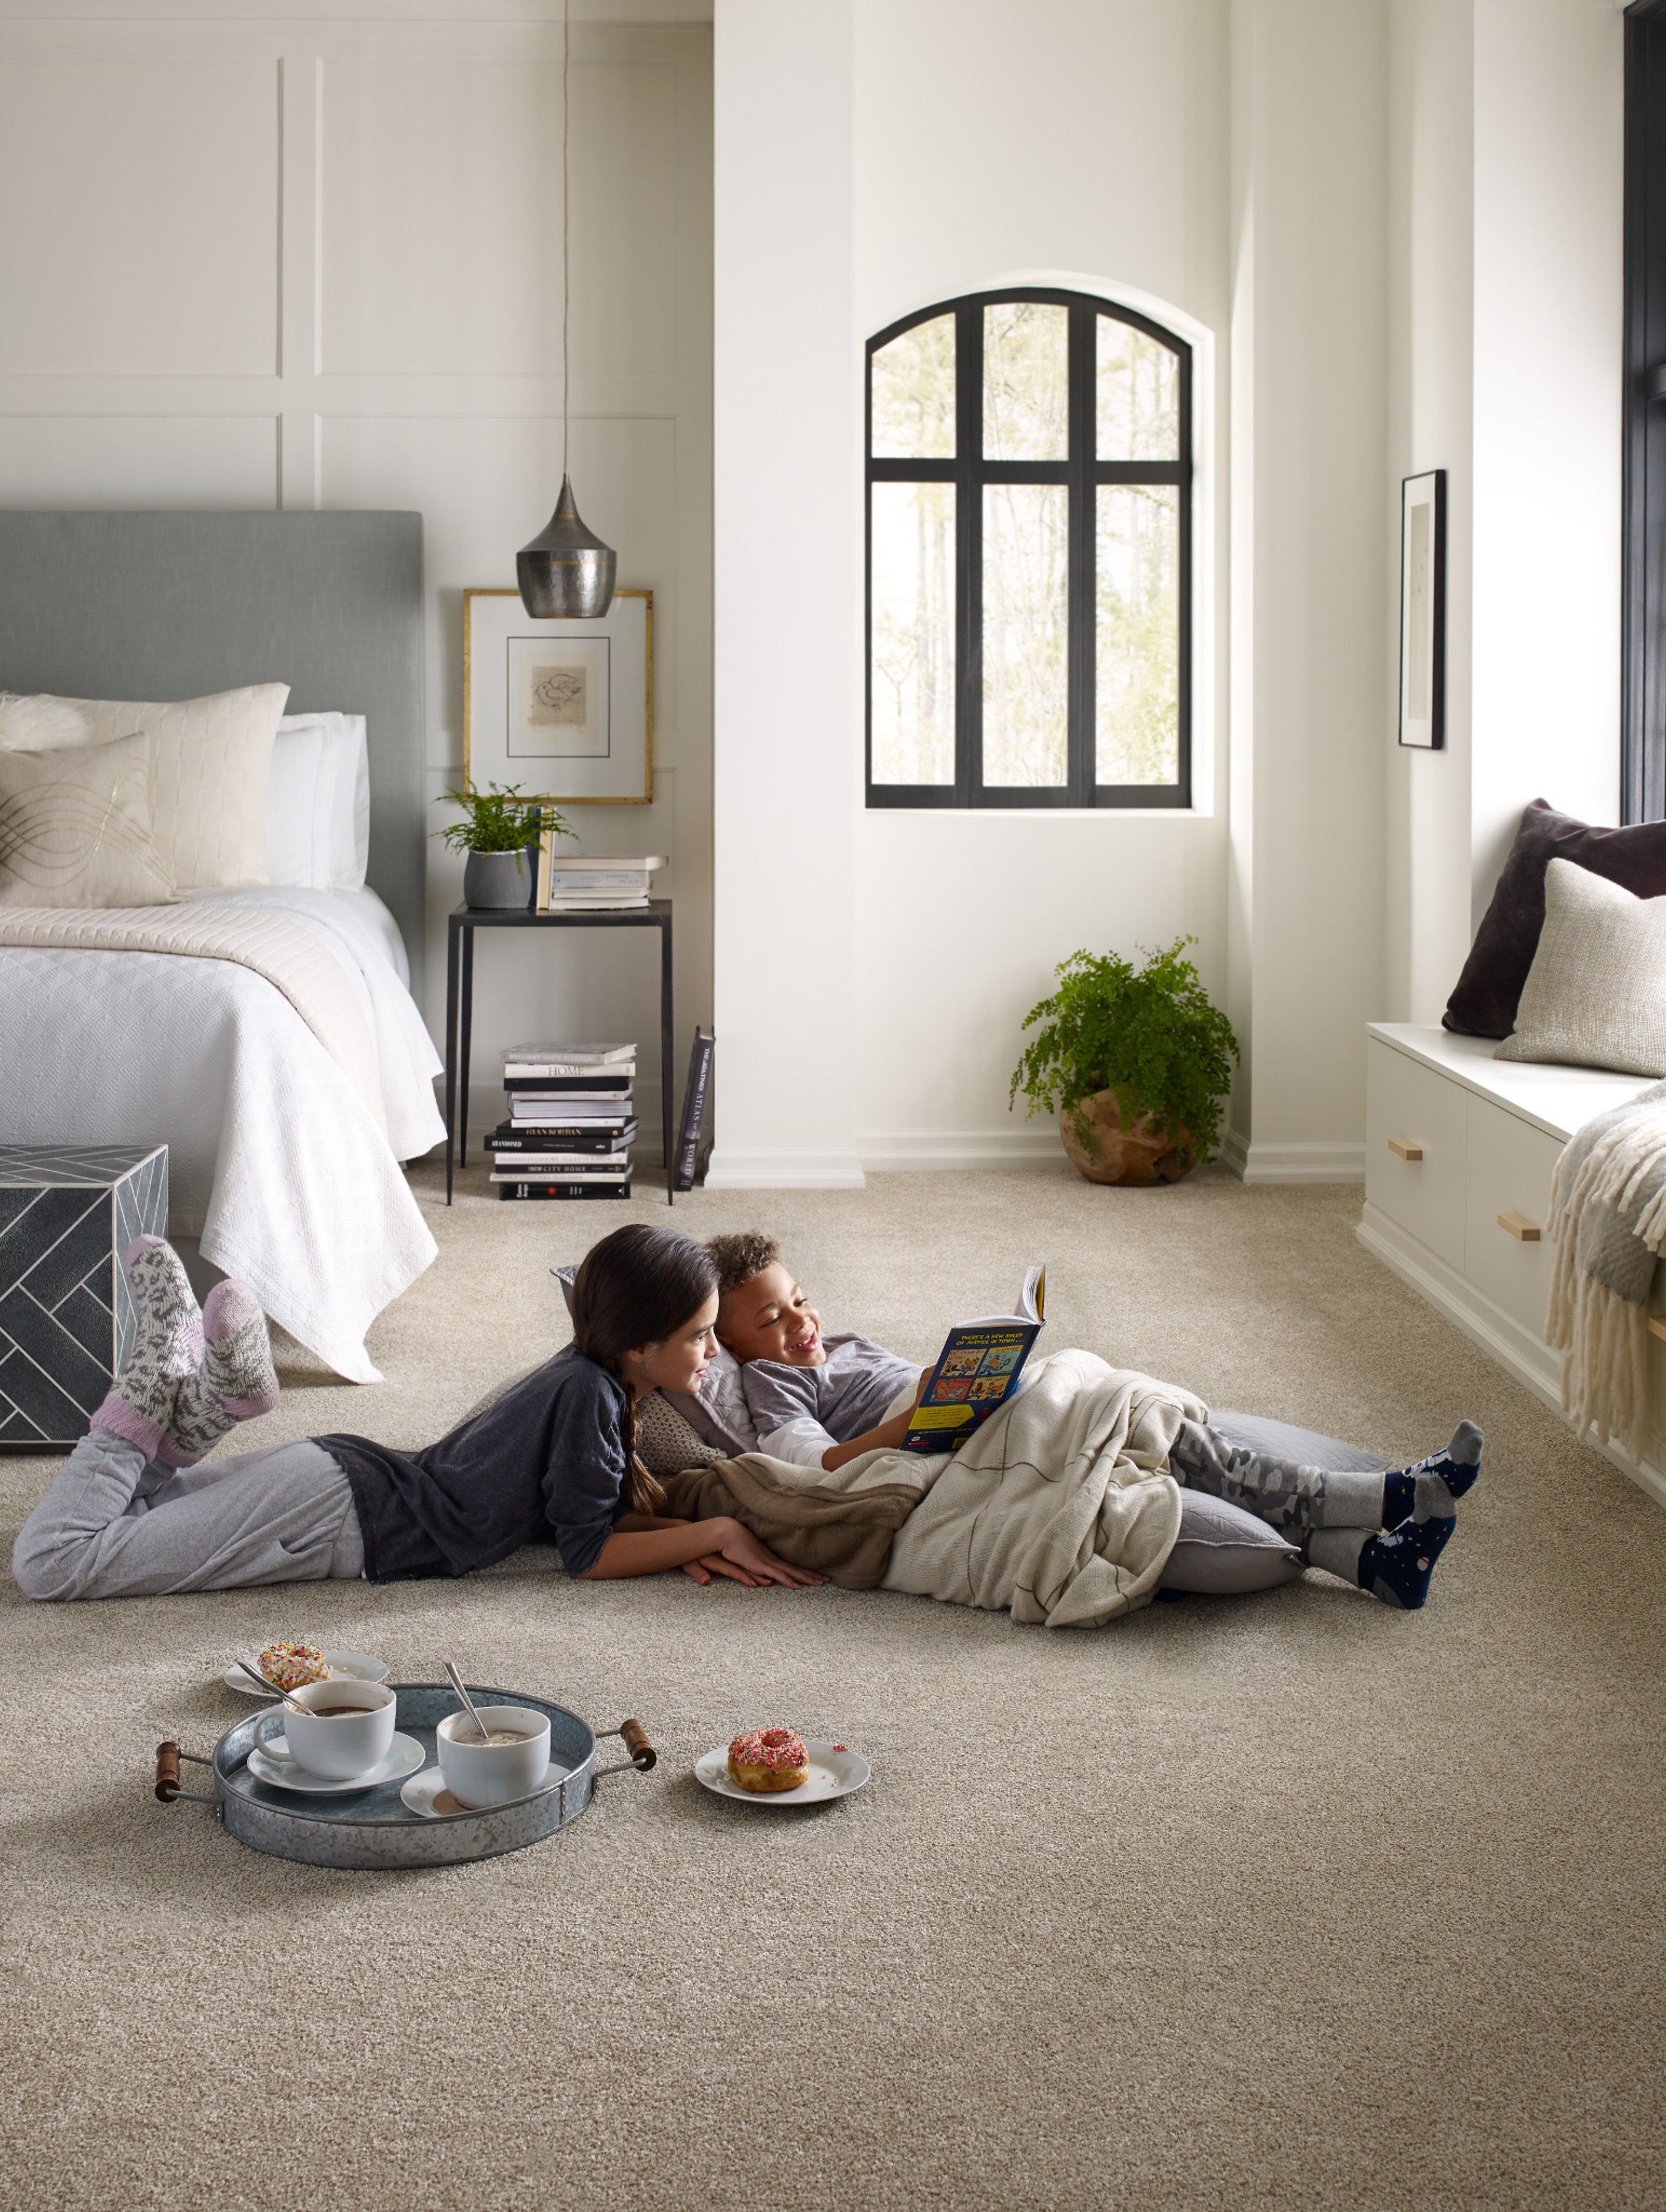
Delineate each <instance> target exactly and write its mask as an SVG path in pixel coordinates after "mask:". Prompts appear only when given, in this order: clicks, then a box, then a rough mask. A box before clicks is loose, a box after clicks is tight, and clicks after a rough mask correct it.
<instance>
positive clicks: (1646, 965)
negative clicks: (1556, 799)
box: [1493, 860, 1666, 1075]
mask: <svg viewBox="0 0 1666 2212" xmlns="http://www.w3.org/2000/svg"><path fill="white" fill-rule="evenodd" d="M1493 1058H1494V1059H1495V1060H1555V1061H1560V1062H1562V1063H1565V1064H1566V1065H1569V1066H1574V1067H1612V1068H1615V1069H1617V1070H1618V1071H1619V1072H1620V1074H1622V1075H1666V898H1647V899H1640V898H1637V897H1635V896H1633V894H1632V893H1631V892H1630V891H1628V890H1626V888H1625V887H1624V885H1623V884H1611V883H1610V882H1609V881H1608V878H1607V877H1605V876H1597V875H1593V874H1592V873H1591V872H1590V869H1589V868H1581V867H1577V866H1575V865H1574V863H1573V862H1572V860H1553V861H1552V862H1551V863H1550V866H1548V867H1547V869H1546V871H1545V926H1544V928H1543V929H1542V930H1541V933H1540V935H1539V949H1538V951H1536V952H1535V954H1534V956H1533V965H1532V967H1531V968H1530V969H1529V970H1528V977H1527V981H1526V982H1525V984H1524V985H1523V987H1522V1002H1521V1005H1520V1006H1519V1007H1518V1008H1517V1012H1516V1027H1515V1030H1514V1033H1513V1034H1512V1035H1511V1036H1507V1037H1505V1040H1504V1042H1503V1043H1502V1044H1501V1045H1500V1046H1499V1048H1498V1050H1497V1051H1496V1052H1495V1053H1494V1054H1493Z"/></svg>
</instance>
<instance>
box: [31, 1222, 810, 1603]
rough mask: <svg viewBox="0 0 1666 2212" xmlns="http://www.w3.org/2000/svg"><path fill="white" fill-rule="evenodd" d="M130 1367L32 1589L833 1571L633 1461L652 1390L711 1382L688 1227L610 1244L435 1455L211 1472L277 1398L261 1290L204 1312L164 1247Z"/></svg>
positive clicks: (42, 1509)
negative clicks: (558, 1323)
mask: <svg viewBox="0 0 1666 2212" xmlns="http://www.w3.org/2000/svg"><path fill="white" fill-rule="evenodd" d="M125 1264H126V1268H127V1279H128V1281H129V1282H130V1283H131V1285H132V1289H133V1296H134V1299H135V1301H136V1303H137V1307H138V1312H139V1330H138V1337H137V1343H136V1345H135V1347H134V1351H133V1354H132V1357H131V1358H130V1359H129V1361H128V1363H127V1364H126V1366H125V1368H124V1369H123V1370H122V1372H121V1374H120V1376H119V1377H118V1378H117V1381H116V1383H115V1386H114V1388H113V1389H112V1391H111V1392H110V1395H108V1397H106V1399H105V1401H104V1402H103V1404H102V1405H101V1406H100V1407H99V1408H98V1411H97V1412H96V1413H94V1415H93V1423H92V1427H91V1430H90V1431H89V1432H88V1434H87V1435H86V1436H84V1437H82V1440H81V1442H80V1443H78V1444H77V1445H76V1448H75V1449H74V1451H73V1452H71V1454H70V1457H69V1459H68V1461H67V1462H66V1463H65V1464H64V1468H62V1469H61V1470H60V1472H59V1473H58V1475H57V1476H56V1478H55V1479H54V1480H53V1481H52V1484H51V1485H50V1486H49V1487H48V1489H47V1492H46V1496H45V1497H44V1498H42V1499H41V1501H40V1504H39V1505H38V1506H36V1508H35V1510H34V1511H33V1513H32V1514H31V1515H30V1516H29V1517H28V1520H27V1522H25V1523H24V1526H23V1528H22V1532H21V1534H20V1535H19V1537H18V1539H17V1543H16V1545H15V1548H14V1550H13V1553H12V1572H13V1574H14V1575H15V1577H16V1579H17V1583H18V1586H19V1587H20V1589H21V1590H22V1592H23V1594H24V1595H25V1596H26V1597H32V1598H58V1599H67V1598H95V1597H141V1596H148V1595H155V1594H160V1593H163V1592H171V1591H176V1590H198V1589H239V1588H242V1587H244V1586H246V1585H249V1584H254V1583H285V1582H319V1581H325V1580H327V1579H330V1578H331V1577H357V1576H359V1575H364V1576H366V1577H368V1578H369V1579H370V1580H371V1581H372V1582H392V1581H398V1580H402V1579H404V1578H406V1577H412V1576H423V1575H465V1574H468V1573H469V1572H471V1571H472V1570H473V1569H475V1568H478V1567H485V1566H490V1565H492V1564H493V1563H494V1562H495V1561H496V1560H498V1559H504V1558H507V1557H508V1554H509V1553H511V1552H514V1551H516V1550H518V1549H519V1548H520V1546H521V1545H523V1544H526V1543H531V1542H533V1541H538V1540H540V1539H541V1540H543V1541H549V1539H550V1538H551V1537H552V1536H553V1538H554V1539H555V1541H556V1543H557V1545H558V1546H559V1547H560V1549H561V1557H562V1565H563V1566H564V1567H565V1568H566V1570H567V1571H568V1573H569V1575H575V1576H581V1577H585V1578H586V1579H588V1580H605V1579H610V1578H611V1577H617V1576H623V1575H651V1574H658V1573H660V1572H661V1571H664V1570H666V1569H669V1568H674V1567H680V1568H682V1569H683V1571H684V1573H686V1574H689V1575H690V1576H692V1577H693V1578H694V1579H695V1581H696V1582H699V1583H709V1582H710V1581H711V1579H712V1577H714V1575H721V1576H726V1577H728V1578H729V1579H730V1580H732V1581H734V1582H739V1583H745V1585H746V1587H747V1588H748V1589H757V1588H759V1587H760V1586H761V1585H763V1584H764V1583H785V1584H787V1585H789V1586H790V1585H793V1584H800V1583H821V1582H825V1581H826V1579H827V1577H825V1576H824V1575H822V1574H819V1573H818V1572H816V1571H813V1570H806V1569H803V1568H799V1567H794V1566H792V1565H788V1563H787V1561H786V1560H784V1559H776V1558H775V1556H774V1554H773V1553H770V1552H769V1550H768V1549H766V1547H764V1546H763V1545H762V1544H760V1543H759V1542H758V1541H757V1537H756V1536H754V1535H753V1534H751V1531H750V1530H748V1529H746V1528H743V1527H742V1526H741V1524H740V1522H739V1521H737V1520H735V1519H734V1518H733V1517H732V1516H727V1515H708V1516H704V1517H702V1518H700V1519H698V1520H675V1519H672V1518H670V1517H669V1516H666V1515H664V1514H662V1513H660V1511H659V1510H658V1509H659V1507H660V1505H661V1504H663V1503H664V1493H663V1492H661V1490H660V1486H659V1484H658V1483H657V1482H655V1481H654V1479H653V1477H652V1476H651V1475H649V1474H648V1471H647V1470H646V1468H643V1466H642V1465H641V1461H640V1460H639V1459H638V1458H637V1457H636V1455H635V1436H636V1403H637V1401H638V1399H639V1398H640V1397H641V1395H642V1394H643V1393H644V1392H648V1391H652V1390H654V1389H672V1390H677V1391H681V1392H684V1393H687V1392H691V1391H694V1390H696V1389H698V1387H699V1383H700V1378H701V1376H702V1374H703V1373H704V1371H705V1367H706V1363H707V1359H708V1355H709V1353H710V1351H711V1349H712V1338H711V1326H712V1322H713V1321H714V1318H715V1316H716V1313H717V1279H716V1271H715V1269H714V1267H713V1265H712V1262H711V1260H710V1259H709V1257H708V1255H707V1254H706V1252H705V1250H704V1249H703V1248H702V1246H700V1245H698V1244H696V1243H693V1242H692V1240H691V1239H690V1238H689V1237H679V1236H678V1235H677V1234H676V1233H675V1232H674V1231H669V1230H660V1229H645V1228H641V1227H637V1226H632V1227H629V1228H625V1229H619V1230H616V1231H614V1232H613V1234H612V1235H611V1237H604V1238H603V1239H602V1241H601V1243H599V1244H597V1245H595V1246H593V1248H592V1249H591V1251H590V1252H589V1254H588V1255H587V1257H586V1259H585V1261H584V1264H583V1266H582V1267H581V1268H580V1269H579V1271H578V1276H577V1279H576V1281H575V1285H574V1286H573V1297H572V1307H573V1342H572V1343H571V1345H569V1346H568V1347H567V1348H566V1349H565V1350H564V1351H562V1352H557V1353H556V1356H555V1358H553V1359H550V1360H547V1361H546V1362H545V1363H544V1365H543V1366H542V1367H539V1368H538V1369H536V1370H534V1371H533V1373H532V1374H531V1375H528V1376H524V1377H523V1378H522V1379H521V1380H520V1382H519V1383H514V1384H513V1385H512V1386H511V1387H510V1388H509V1389H508V1390H506V1391H504V1392H503V1394H502V1396H500V1397H498V1398H496V1400H494V1401H492V1403H491V1404H489V1406H487V1407H485V1408H484V1409H483V1410H482V1411H480V1412H477V1413H474V1414H471V1415H470V1416H469V1417H468V1418H467V1419H465V1420H464V1421H462V1422H461V1423H460V1424H459V1425H458V1426H457V1427H456V1428H454V1429H453V1431H451V1433H450V1435H449V1436H447V1437H441V1440H440V1442H439V1443H436V1444H431V1445H429V1448H428V1449H426V1450H424V1451H418V1452H402V1451H395V1450H394V1449H392V1447H391V1446H388V1445H386V1444H379V1443H372V1442H370V1440H369V1439H368V1437H345V1436H329V1437H308V1438H307V1439H305V1440H303V1441H301V1442H300V1443H285V1444H273V1445H270V1446H268V1447H267V1448H266V1449H264V1450H260V1451H251V1452H243V1453H240V1454H239V1455H237V1456H235V1457H234V1458H230V1459H223V1460H216V1461H212V1462H210V1463H209V1464H208V1465H206V1466H201V1467H199V1466H198V1464H197V1462H198V1461H199V1460H200V1459H201V1458H202V1457H203V1455H204V1453H205V1452H207V1451H208V1450H210V1448H211V1447H212V1446H213V1445H214V1444H216V1443H218V1442H219V1440H220V1438H221V1437H223V1436H225V1435H226V1434H227V1433H228V1431H230V1430H231V1429H232V1428H233V1427H234V1425H236V1424H237V1423H238V1422H239V1421H243V1420H247V1419H251V1418H252V1417H253V1416H255V1415H258V1414H260V1413H266V1412H268V1411H270V1409H271V1407H273V1406H274V1405H275V1404H276V1403H277V1373H276V1371H275V1370H274V1368H273V1366H272V1358H271V1347H270V1346H269V1344H268V1342H267V1338H266V1324H265V1320H264V1316H263V1315H262V1314H261V1311H260V1309H259V1306H258V1304H257V1302H256V1300H255V1297H254V1294H253V1293H252V1291H248V1290H246V1289H245V1288H244V1287H243V1285H240V1284H238V1283H231V1282H227V1283H221V1284H219V1285H216V1288H215V1289H214V1290H213V1291H210V1294H209V1297H208V1302H207V1304H206V1305H205V1306H204V1308H203V1310H201V1311H200V1312H199V1311H198V1305H197V1301H196V1299H195V1297H193V1296H192V1290H191V1285H190V1282H189V1280H188V1279H187V1278H186V1275H185V1268H184V1266H183V1265H182V1264H181V1262H180V1261H179V1255H177V1254H176V1253H175V1252H174V1251H173V1249H172V1248H171V1246H169V1245H167V1244H166V1243H163V1241H162V1240H161V1237H139V1238H138V1239H137V1241H136V1242H135V1243H134V1244H132V1245H131V1247H130V1248H129V1249H128V1252H127V1255H126V1261H125Z"/></svg>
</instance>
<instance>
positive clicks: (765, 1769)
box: [729, 1728, 810, 1794]
mask: <svg viewBox="0 0 1666 2212" xmlns="http://www.w3.org/2000/svg"><path fill="white" fill-rule="evenodd" d="M729 1778H730V1780H731V1781H733V1782H735V1783H737V1784H739V1786H740V1788H741V1789H743V1790H757V1791H758V1792H759V1793H760V1794H762V1793H764V1792H768V1791H770V1790H796V1789H797V1788H798V1787H799V1785H800V1784H801V1783H804V1782H807V1781H808V1780H809V1778H810V1754H809V1753H808V1752H807V1751H806V1749H805V1747H804V1738H803V1737H802V1736H801V1735H793V1731H792V1729H784V1728H772V1729H747V1731H746V1733H745V1735H738V1736H737V1737H736V1738H735V1740H734V1741H733V1743H732V1744H731V1745H730V1746H729Z"/></svg>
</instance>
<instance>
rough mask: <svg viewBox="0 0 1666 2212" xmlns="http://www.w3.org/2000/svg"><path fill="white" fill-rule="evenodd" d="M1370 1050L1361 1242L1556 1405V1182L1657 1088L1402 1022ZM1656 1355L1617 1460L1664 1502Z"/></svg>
mask: <svg viewBox="0 0 1666 2212" xmlns="http://www.w3.org/2000/svg"><path fill="white" fill-rule="evenodd" d="M1365 1054H1366V1085H1365V1213H1364V1215H1363V1216H1362V1218H1361V1219H1360V1223H1359V1241H1360V1243H1362V1244H1364V1245H1365V1246H1366V1247H1367V1248H1368V1249H1370V1250H1371V1251H1372V1252H1374V1253H1376V1255H1377V1258H1378V1259H1379V1260H1386V1261H1387V1262H1388V1264H1389V1267H1392V1268H1393V1269H1394V1271H1395V1273H1396V1274H1397V1275H1400V1276H1402V1277H1403V1278H1404V1279H1405V1280H1406V1281H1407V1282H1408V1283H1409V1284H1411V1285H1412V1286H1413V1288H1414V1290H1418V1291H1421V1292H1422V1293H1423V1295H1424V1297H1426V1298H1427V1299H1429V1301H1430V1302H1431V1303H1432V1304H1434V1305H1437V1306H1438V1307H1439V1308H1440V1310H1441V1311H1442V1312H1443V1313H1444V1314H1446V1315H1447V1316H1450V1319H1451V1320H1453V1321H1455V1322H1456V1323H1457V1325H1458V1327H1459V1328H1461V1329H1462V1331H1463V1332H1464V1334H1465V1335H1467V1336H1469V1337H1472V1338H1473V1339H1474V1341H1475V1342H1476V1343H1477V1344H1479V1345H1481V1346H1482V1347H1483V1349H1484V1350H1486V1351H1487V1352H1491V1353H1492V1355H1493V1358H1495V1359H1497V1360H1499V1362H1500V1363H1501V1364H1503V1365H1504V1366H1505V1367H1507V1368H1509V1369H1510V1370H1511V1373H1512V1374H1514V1375H1517V1376H1519V1377H1520V1378H1521V1380H1522V1381H1523V1383H1526V1384H1527V1386H1528V1388H1529V1389H1530V1390H1532V1391H1534V1392H1535V1393H1536V1395H1538V1396H1539V1397H1541V1398H1542V1399H1544V1400H1545V1401H1547V1403H1548V1404H1550V1405H1552V1406H1554V1407H1558V1408H1560V1404H1561V1385H1560V1370H1561V1362H1560V1355H1559V1354H1558V1353H1556V1352H1552V1351H1551V1350H1550V1348H1549V1346H1547V1344H1546V1342H1545V1340H1544V1323H1545V1305H1546V1300H1547V1293H1548V1291H1549V1286H1550V1247H1549V1245H1548V1243H1547V1242H1546V1241H1545V1236H1544V1231H1545V1225H1546V1221H1547V1217H1548V1214H1549V1211H1550V1178H1551V1174H1552V1171H1553V1170H1554V1168H1555V1165H1556V1158H1557V1155H1558V1153H1560V1151H1561V1149H1562V1147H1563V1146H1564V1145H1565V1144H1566V1142H1567V1140H1568V1139H1569V1138H1570V1137H1571V1136H1572V1133H1573V1132H1574V1131H1575V1130H1576V1129H1577V1128H1578V1127H1580V1126H1581V1124H1582V1123H1584V1122H1586V1121H1590V1119H1591V1117H1592V1116H1593V1115H1597V1114H1601V1113H1604V1112H1606V1111H1607V1109H1608V1108H1609V1107H1610V1106H1618V1105H1620V1104H1622V1103H1624V1102H1625V1101H1626V1100H1627V1099H1630V1098H1634V1097H1636V1096H1637V1094H1638V1093H1639V1091H1646V1090H1647V1089H1648V1087H1649V1085H1650V1083H1651V1081H1652V1080H1653V1079H1652V1078H1651V1077H1648V1076H1632V1075H1609V1074H1606V1073H1603V1072H1602V1070H1600V1069H1597V1068H1589V1067H1541V1066H1532V1065H1529V1064H1528V1063H1526V1062H1523V1061H1517V1060H1494V1059H1493V1045H1492V1042H1491V1041H1490V1040H1489V1039H1487V1038H1486V1037H1467V1036H1453V1035H1452V1034H1451V1033H1450V1030H1443V1029H1426V1028H1422V1027H1418V1026H1414V1025H1413V1024H1408V1023H1399V1022H1375V1023H1373V1024H1371V1030H1370V1033H1369V1037H1368V1041H1367V1043H1366V1047H1365ZM1655 1303H1658V1285H1657V1295H1656V1301H1655ZM1651 1349H1652V1351H1653V1352H1654V1355H1655V1361H1656V1365H1655V1372H1654V1376H1653V1387H1652V1390H1651V1421H1650V1429H1651V1442H1650V1444H1649V1446H1648V1449H1647V1450H1646V1452H1645V1457H1644V1460H1643V1462H1642V1464H1641V1465H1637V1464H1634V1463H1633V1462H1632V1461H1631V1460H1630V1459H1628V1458H1627V1457H1626V1455H1625V1454H1624V1453H1622V1452H1620V1451H1619V1450H1617V1449H1610V1450H1609V1451H1608V1457H1609V1458H1610V1459H1612V1460H1613V1461H1614V1464H1615V1465H1616V1466H1618V1467H1621V1468H1624V1469H1625V1471H1626V1474H1629V1475H1631V1476H1632V1477H1633V1480H1635V1481H1637V1482H1639V1483H1641V1484H1642V1486H1643V1487H1644V1488H1645V1490H1647V1491H1648V1492H1650V1494H1651V1496H1652V1497H1653V1498H1655V1499H1656V1500H1657V1503H1658V1504H1662V1505H1666V1342H1663V1341H1662V1340H1660V1338H1659V1337H1658V1336H1657V1337H1656V1338H1655V1339H1654V1340H1653V1342H1652V1346H1651Z"/></svg>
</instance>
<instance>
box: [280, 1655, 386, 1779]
mask: <svg viewBox="0 0 1666 2212" xmlns="http://www.w3.org/2000/svg"><path fill="white" fill-rule="evenodd" d="M289 1694H290V1696H291V1697H292V1698H293V1699H294V1700H295V1704H294V1705H284V1706H283V1707H282V1708H281V1709H280V1713H281V1717H282V1719H283V1735H284V1738H285V1741H287V1742H288V1744H289V1755H290V1757H291V1758H292V1759H294V1760H295V1765H297V1766H300V1767H303V1768H304V1769H305V1770H306V1771H307V1773H308V1774H315V1775H317V1776H318V1778H319V1780H320V1781H322V1782H351V1781H352V1780H354V1778H356V1776H358V1775H361V1774H368V1772H369V1771H370V1770H371V1768H372V1767H373V1766H379V1765H380V1764H381V1762H382V1760H383V1759H386V1757H387V1754H388V1753H389V1752H390V1751H391V1750H392V1747H393V1716H394V1711H395V1709H396V1707H397V1705H398V1699H396V1698H395V1696H394V1694H393V1692H392V1690H390V1689H389V1688H388V1686H387V1685H386V1683H385V1682H363V1681H360V1680H356V1678H355V1677H353V1676H350V1675H346V1676H343V1677H341V1678H340V1679H338V1680H335V1681H330V1682H308V1683H307V1684H306V1686H304V1687H303V1688H301V1689H299V1690H292V1691H291V1692H290V1693H289ZM295 1705H301V1706H304V1707H305V1708H306V1710H305V1711H302V1712H297V1711H295ZM343 1706H349V1707H360V1706H368V1708H369V1710H368V1711H345V1712H344V1711H342V1710H341V1708H342V1707H343Z"/></svg>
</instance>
